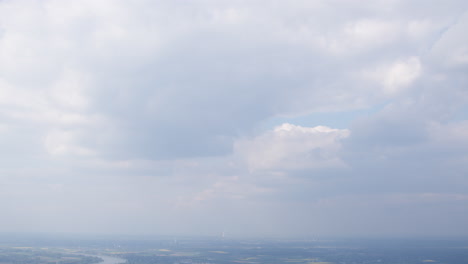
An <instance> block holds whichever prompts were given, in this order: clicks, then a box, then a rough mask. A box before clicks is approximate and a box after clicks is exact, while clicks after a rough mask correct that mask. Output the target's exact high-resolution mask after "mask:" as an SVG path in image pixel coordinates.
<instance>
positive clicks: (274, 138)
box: [235, 123, 349, 171]
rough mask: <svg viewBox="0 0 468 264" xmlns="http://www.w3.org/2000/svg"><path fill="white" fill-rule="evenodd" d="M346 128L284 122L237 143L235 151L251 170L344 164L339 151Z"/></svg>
mask: <svg viewBox="0 0 468 264" xmlns="http://www.w3.org/2000/svg"><path fill="white" fill-rule="evenodd" d="M348 136H349V131H348V130H346V129H332V128H329V127H325V126H317V127H301V126H296V125H292V124H287V123H285V124H282V125H280V126H278V127H275V128H274V129H273V130H272V131H268V132H266V133H265V134H262V135H259V136H257V137H255V138H253V139H246V140H241V141H239V142H237V143H236V146H235V152H236V154H238V155H240V156H241V157H242V158H245V159H246V162H247V166H248V168H249V169H250V170H252V171H256V170H284V169H286V170H295V169H296V170H300V169H308V168H326V167H340V166H344V164H343V162H342V161H341V160H340V158H339V156H338V153H339V151H340V148H341V144H340V140H341V139H343V138H346V137H348Z"/></svg>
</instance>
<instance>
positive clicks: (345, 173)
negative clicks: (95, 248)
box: [0, 0, 468, 237]
mask: <svg viewBox="0 0 468 264" xmlns="http://www.w3.org/2000/svg"><path fill="white" fill-rule="evenodd" d="M467 10H468V2H467V1H465V0H461V1H456V0H453V1H452V0H448V1H435V0H434V1H432V0H424V1H423V0H412V1H406V0H405V1H403V0H372V1H371V0H369V1H365V0H362V1H361V0H360V1H354V0H343V1H340V0H330V1H319V0H317V1H316V0H290V1H278V0H263V1H259V0H248V1H247V0H230V1H227V0H226V1H225V0H217V1H214V0H193V1H183V0H173V1H172V0H171V1H158V0H157V1H149V0H135V1H123V0H113V1H110V0H100V1H95V0H77V1H61V0H14V1H13V0H1V1H0V146H1V147H0V164H1V165H0V182H1V184H0V212H2V217H1V219H0V232H56V233H57V232H58V233H99V234H161V235H209V236H221V233H222V232H224V233H225V235H226V237H239V236H288V237H292V236H295V237H324V236H358V237H379V236H380V237H395V236H400V237H409V236H418V237H440V236H444V237H451V236H468V224H467V223H468V34H466V29H467V28H468V11H467Z"/></svg>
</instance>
